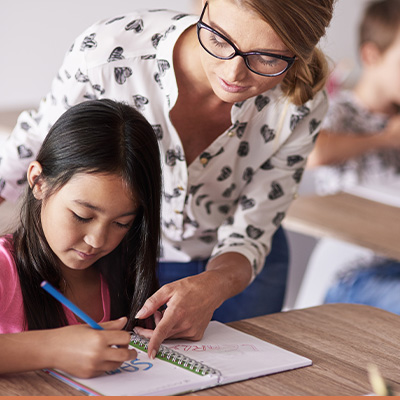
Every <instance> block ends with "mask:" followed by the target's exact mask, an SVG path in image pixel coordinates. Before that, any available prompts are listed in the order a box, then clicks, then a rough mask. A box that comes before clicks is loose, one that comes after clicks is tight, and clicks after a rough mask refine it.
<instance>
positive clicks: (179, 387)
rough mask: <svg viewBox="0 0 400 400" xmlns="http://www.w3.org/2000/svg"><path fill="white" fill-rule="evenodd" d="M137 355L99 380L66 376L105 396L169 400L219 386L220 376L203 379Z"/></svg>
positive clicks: (161, 361)
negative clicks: (147, 397) (179, 395)
mask: <svg viewBox="0 0 400 400" xmlns="http://www.w3.org/2000/svg"><path fill="white" fill-rule="evenodd" d="M137 352H138V357H137V359H136V360H132V361H130V362H125V363H124V364H123V365H122V366H121V367H120V368H118V369H117V370H116V371H112V372H110V373H108V374H105V375H101V376H99V377H96V378H91V379H79V378H75V377H71V376H70V375H67V374H64V375H65V376H67V377H68V378H69V379H71V380H73V381H74V382H75V383H78V384H80V385H83V386H84V387H88V388H91V389H92V390H94V391H95V392H98V393H99V394H100V395H105V396H162V395H165V396H167V395H175V394H181V393H186V392H190V391H194V390H201V389H205V388H208V387H212V386H215V385H217V384H218V377H217V376H216V375H206V376H201V375H198V374H196V373H193V372H190V371H187V370H185V369H183V368H181V367H178V366H175V365H173V364H170V363H168V362H166V361H163V360H159V359H157V358H156V359H154V360H150V359H149V358H148V356H147V354H146V353H144V352H142V351H140V350H137Z"/></svg>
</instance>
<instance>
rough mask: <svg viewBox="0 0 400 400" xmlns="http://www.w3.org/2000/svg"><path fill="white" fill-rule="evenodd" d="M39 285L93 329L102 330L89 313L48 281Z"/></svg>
mask: <svg viewBox="0 0 400 400" xmlns="http://www.w3.org/2000/svg"><path fill="white" fill-rule="evenodd" d="M40 286H41V287H42V288H43V289H44V290H46V292H47V293H49V294H51V295H52V296H53V297H54V298H55V299H56V300H58V301H59V302H60V303H61V304H64V306H65V307H67V308H69V309H70V310H71V311H72V312H73V313H74V314H75V315H76V316H77V317H79V318H80V319H81V320H82V321H85V322H86V323H87V324H88V325H90V326H91V327H92V328H93V329H99V330H103V328H102V327H101V326H100V325H99V324H98V323H97V322H95V321H93V320H92V318H90V317H89V315H87V314H86V313H84V312H83V311H82V310H81V309H80V308H79V307H77V306H76V305H75V304H74V303H72V302H71V301H69V300H68V299H67V298H66V297H65V296H63V295H62V294H61V293H60V292H59V291H58V290H56V289H55V288H54V287H53V286H52V285H51V284H50V283H49V282H47V281H43V282H42V283H41V284H40Z"/></svg>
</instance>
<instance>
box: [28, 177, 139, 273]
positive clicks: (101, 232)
mask: <svg viewBox="0 0 400 400" xmlns="http://www.w3.org/2000/svg"><path fill="white" fill-rule="evenodd" d="M34 193H35V191H34ZM42 193H43V187H42V188H40V187H39V188H38V190H37V193H36V194H35V197H37V198H39V197H40V195H41V194H42ZM38 196H39V197H38ZM136 212H137V204H136V203H135V200H134V199H133V198H132V196H131V194H130V193H129V192H128V190H127V188H126V186H125V184H124V182H123V180H122V178H121V177H120V176H118V175H111V174H88V173H80V174H76V175H75V176H73V178H72V179H71V180H70V181H69V182H68V183H67V184H66V185H65V186H63V187H62V188H61V189H60V190H58V191H57V192H55V193H54V194H52V195H50V197H49V198H47V199H44V200H43V203H42V211H41V222H42V226H43V231H44V235H45V237H46V240H47V242H48V244H49V246H50V247H51V249H52V250H53V252H54V253H55V254H56V256H57V257H58V258H59V259H60V262H61V266H66V267H68V268H71V269H75V270H83V269H86V268H88V267H89V266H91V265H92V264H93V263H94V262H95V261H97V260H98V259H100V258H101V257H104V256H105V255H106V254H108V253H110V252H111V251H112V250H114V249H115V248H116V247H117V246H118V244H119V243H120V242H121V240H122V239H123V238H124V236H125V235H126V233H127V232H128V230H129V228H130V227H131V225H132V223H133V221H134V219H135V215H136Z"/></svg>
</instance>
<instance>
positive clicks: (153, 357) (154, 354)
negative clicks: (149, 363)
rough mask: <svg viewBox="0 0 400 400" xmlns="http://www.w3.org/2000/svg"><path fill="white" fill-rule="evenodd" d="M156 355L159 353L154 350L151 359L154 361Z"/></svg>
mask: <svg viewBox="0 0 400 400" xmlns="http://www.w3.org/2000/svg"><path fill="white" fill-rule="evenodd" d="M156 355H157V351H156V350H153V351H152V352H151V355H150V358H151V359H152V360H154V359H155V358H156Z"/></svg>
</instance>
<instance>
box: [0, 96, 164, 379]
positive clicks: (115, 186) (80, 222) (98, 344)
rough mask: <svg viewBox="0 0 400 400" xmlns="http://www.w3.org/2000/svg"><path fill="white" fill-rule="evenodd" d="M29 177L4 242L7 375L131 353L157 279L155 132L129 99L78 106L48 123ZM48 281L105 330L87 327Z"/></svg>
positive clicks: (89, 364) (84, 368)
mask: <svg viewBox="0 0 400 400" xmlns="http://www.w3.org/2000/svg"><path fill="white" fill-rule="evenodd" d="M27 178H28V183H29V188H28V189H27V192H26V195H25V199H24V202H23V206H22V213H21V222H20V225H19V227H18V229H17V230H16V232H15V233H14V234H13V235H7V236H4V237H3V238H1V239H0V265H1V268H0V303H1V308H0V333H1V335H0V352H1V354H2V356H1V360H0V373H4V372H15V371H24V370H32V369H39V368H45V367H53V368H60V369H62V370H64V371H66V372H69V373H71V374H73V375H76V376H81V377H85V376H86V377H89V376H94V375H97V374H100V373H101V372H103V371H106V370H110V369H114V368H116V367H118V366H119V365H120V364H121V363H122V362H123V361H125V360H128V359H132V358H135V356H136V353H135V351H132V350H128V349H127V344H128V343H129V339H130V335H129V333H128V332H125V331H122V329H123V328H124V326H125V325H127V327H128V328H129V329H131V328H132V327H133V326H134V325H135V314H136V312H137V311H138V310H139V309H140V307H142V305H143V304H144V302H145V300H146V299H147V297H148V296H150V295H151V294H153V293H154V292H155V290H156V289H157V287H158V285H157V280H156V262H157V253H158V245H159V232H160V199H161V197H160V196H161V168H160V159H159V151H158V144H157V139H156V137H155V134H154V131H153V130H152V128H151V126H150V125H149V124H148V123H147V121H146V120H145V119H144V117H143V116H142V115H141V114H140V113H139V112H137V111H136V110H134V109H133V108H132V107H130V106H128V105H126V104H121V103H116V102H114V101H111V100H94V101H89V102H84V103H81V104H79V105H76V106H74V107H72V108H70V109H69V110H68V111H66V112H65V113H64V114H63V115H62V116H61V117H60V119H59V120H58V121H57V122H56V123H55V124H54V125H53V127H52V128H51V130H50V132H49V134H48V136H47V137H46V139H45V140H44V142H43V145H42V147H41V149H40V151H39V154H38V156H37V159H36V160H35V161H33V162H32V163H30V165H29V168H28V172H27ZM43 280H47V281H48V282H50V283H51V284H52V285H53V286H55V287H56V288H57V289H58V290H60V291H61V292H62V293H63V294H64V295H65V296H66V297H67V298H68V299H70V300H71V301H72V302H73V303H75V304H76V305H77V306H78V307H80V308H81V309H82V310H83V311H84V312H86V313H87V314H88V315H89V316H90V317H92V318H93V319H94V320H95V321H97V322H104V324H103V327H104V328H105V330H104V331H96V330H94V329H92V328H90V327H88V326H87V325H81V324H80V323H81V322H82V321H78V320H77V318H76V317H75V316H74V314H72V313H71V312H70V311H69V310H68V309H66V308H65V307H63V306H62V305H61V304H60V303H59V302H58V301H57V300H55V299H53V298H52V297H51V296H50V295H48V293H46V292H45V291H44V290H43V289H42V288H41V286H40V284H41V282H42V281H43ZM110 320H112V321H110ZM108 321H109V322H108ZM68 325H69V326H68ZM112 345H118V346H120V347H119V348H115V346H114V347H111V346H112Z"/></svg>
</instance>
